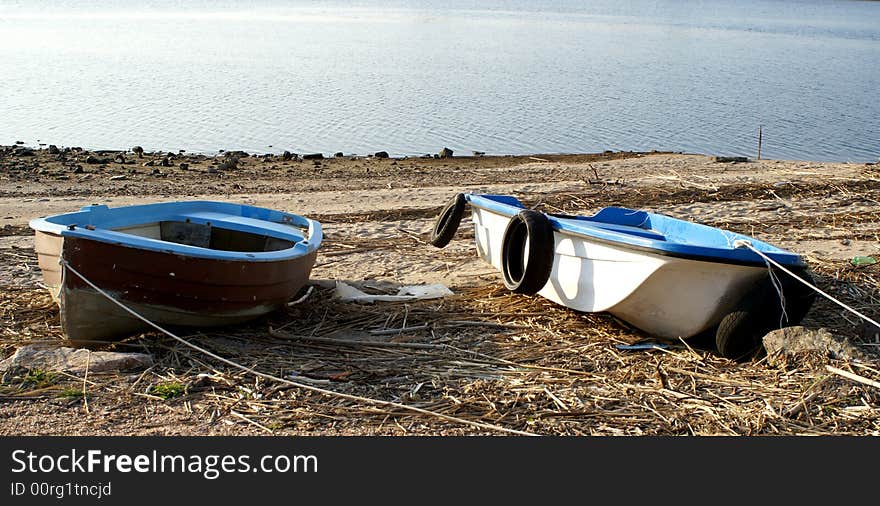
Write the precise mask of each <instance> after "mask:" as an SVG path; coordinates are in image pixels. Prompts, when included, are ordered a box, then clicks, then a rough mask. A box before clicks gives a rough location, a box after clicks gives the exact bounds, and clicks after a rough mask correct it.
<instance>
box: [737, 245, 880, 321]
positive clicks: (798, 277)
mask: <svg viewBox="0 0 880 506" xmlns="http://www.w3.org/2000/svg"><path fill="white" fill-rule="evenodd" d="M733 247H734V248H741V247H746V248H748V249H750V250H752V251H754V252H755V253H756V254H757V255H758V256H760V257H761V258H763V259H764V261H765V262H767V263H769V264H773V265H774V266H776V267H777V268H779V269H780V270H781V271H783V272H785V273H786V274H788V275H790V276H791V277H793V278H794V279H796V280H798V281H800V282H801V283H803V284H805V285H807V286H808V287H809V288H811V289H812V290H815V291H816V293H818V294H819V295H821V296H823V297H825V298H826V299H828V300H830V301H831V302H834V303H835V304H837V305H838V306H840V307H842V308H843V309H846V310H847V311H849V312H850V313H853V314H854V315H856V316H858V317H859V318H861V319H863V320H865V321H866V322H868V323H870V324H872V325H874V326H875V327H877V328H880V323H877V322H876V321H874V320H872V319H871V318H868V317H867V316H865V315H863V314H862V313H860V312H858V311H856V310H855V309H853V308H851V307H849V306H847V305H846V304H844V303H843V302H840V301H839V300H837V299H835V298H834V297H832V296H830V295H828V294H827V293H825V292H823V291H822V290H820V289H819V288H817V287H815V286H813V285H811V284H810V283H809V282H807V281H806V280H804V279H803V278H801V277H800V276H798V275H797V274H795V273H793V272H791V271H790V270H788V269H786V268H785V267H783V266H782V265H781V264H780V263H779V262H777V261H776V260H773V259H772V258H770V257H769V256H767V255H765V254H764V252H762V251H759V250H758V249H757V248H755V247H754V246H752V243H750V242H749V241H746V240H743V239H737V240H736V241H733ZM774 286H775V283H774Z"/></svg>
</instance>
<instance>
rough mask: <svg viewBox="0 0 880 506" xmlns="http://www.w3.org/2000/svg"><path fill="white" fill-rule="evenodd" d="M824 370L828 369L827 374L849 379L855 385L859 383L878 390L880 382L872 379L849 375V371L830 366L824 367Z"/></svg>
mask: <svg viewBox="0 0 880 506" xmlns="http://www.w3.org/2000/svg"><path fill="white" fill-rule="evenodd" d="M825 369H828V371H829V372H833V373H834V374H837V375H839V376H843V377H844V378H846V379H851V380H853V381H855V382H857V383H861V384H863V385H868V386H871V387H874V388H880V381H874V380H872V379H868V378H866V377H864V376H859V375H858V374H854V373H851V372H849V371H844V370H843V369H838V368H836V367H832V366H830V365H826V366H825Z"/></svg>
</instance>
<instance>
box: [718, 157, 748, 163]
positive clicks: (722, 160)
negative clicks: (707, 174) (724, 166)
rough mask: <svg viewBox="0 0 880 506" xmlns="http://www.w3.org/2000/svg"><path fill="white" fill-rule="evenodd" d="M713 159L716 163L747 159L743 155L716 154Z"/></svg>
mask: <svg viewBox="0 0 880 506" xmlns="http://www.w3.org/2000/svg"><path fill="white" fill-rule="evenodd" d="M715 161H716V162H718V163H744V162H748V161H749V159H748V158H746V157H744V156H716V157H715Z"/></svg>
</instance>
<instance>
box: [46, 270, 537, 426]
mask: <svg viewBox="0 0 880 506" xmlns="http://www.w3.org/2000/svg"><path fill="white" fill-rule="evenodd" d="M61 264H62V265H63V266H64V267H65V268H67V269H70V272H72V273H74V274H76V275H77V276H79V278H80V279H82V280H83V281H84V282H85V283H86V284H87V285H89V286H90V287H92V288H94V289H95V290H96V291H97V292H98V293H100V294H101V295H103V296H104V297H106V298H107V299H108V300H109V301H110V302H112V303H114V304H116V305H117V306H119V307H120V308H122V309H123V310H125V311H126V312H128V313H129V314H131V315H132V316H134V317H136V318H137V319H139V320H141V321H143V322H144V323H146V324H147V325H149V326H151V327H153V328H154V329H156V330H158V331H160V332H162V333H163V334H165V335H167V336H169V337H171V338H173V339H175V340H176V341H178V342H180V343H181V344H183V345H185V346H188V347H190V348H192V349H194V350H196V351H198V352H200V353H203V354H205V355H207V356H209V357H211V358H213V359H215V360H219V361H220V362H223V363H224V364H227V365H230V366H232V367H235V368H237V369H240V370H242V371H245V372H247V373H250V374H253V375H254V376H259V377H261V378H265V379H268V380H272V381H277V382H279V383H284V384H286V385H290V386H293V387H297V388H301V389H303V390H309V391H312V392H316V393H319V394H323V395H329V396H332V397H339V398H342V399H348V400H350V401H356V402H362V403H366V404H373V405H376V406H383V407H391V408H397V409H402V410H405V411H412V412H414V413H418V414H421V415H427V416H431V417H435V418H440V419H443V420H446V421H449V422H455V423H460V424H463V425H470V426H472V427H477V428H480V429H485V430H492V431H498V432H506V433H509V434H516V435H519V436H537V435H538V434H534V433H531V432H524V431H520V430H516V429H508V428H506V427H501V426H499V425H492V424H488V423H481V422H474V421H471V420H465V419H464V418H458V417H455V416H449V415H444V414H443V413H437V412H435V411H429V410H427V409H422V408H417V407H415V406H407V405H406V404H399V403H396V402H392V401H383V400H380V399H371V398H369V397H361V396H359V395H351V394H344V393H341V392H334V391H333V390H326V389H323V388H319V387H315V386H311V385H305V384H303V383H297V382H295V381H290V380H287V379H284V378H280V377H278V376H274V375H272V374H267V373H264V372H260V371H257V370H255V369H252V368H250V367H247V366H244V365H241V364H239V363H237V362H234V361H232V360H229V359H227V358H223V357H221V356H220V355H217V354H216V353H213V352H211V351H208V350H206V349H204V348H202V347H200V346H198V345H195V344H193V343H191V342H189V341H187V340H186V339H184V338H182V337H180V336H177V335H175V334H173V333H172V332H170V331H168V330H165V329H164V328H162V327H160V326H159V325H157V324H155V323H153V322H152V321H150V320H148V319H147V318H145V317H143V316H141V315H140V314H139V313H137V312H135V311H134V310H133V309H131V308H129V307H128V306H126V305H125V304H123V303H121V302H119V301H118V300H116V299H114V298H113V297H112V296H111V295H110V294H108V293H107V292H105V291H104V290H102V289H101V288H100V287H98V286H97V285H95V284H94V283H92V282H91V281H90V280H88V279H87V278H86V277H85V276H83V275H82V274H80V273H79V271H77V270H76V269H74V268H73V267H71V265H70V264H69V263H68V262H67V261H66V260H64V259H61Z"/></svg>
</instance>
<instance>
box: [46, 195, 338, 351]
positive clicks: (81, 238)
mask: <svg viewBox="0 0 880 506" xmlns="http://www.w3.org/2000/svg"><path fill="white" fill-rule="evenodd" d="M30 226H31V228H33V229H34V230H35V235H36V236H35V248H36V252H37V258H38V261H39V266H40V269H41V271H42V274H43V280H44V282H45V284H46V285H47V286H48V288H49V291H50V292H51V294H52V296H53V298H54V299H55V300H56V302H57V303H58V305H59V306H60V314H61V326H62V330H63V331H64V333H65V334H66V336H67V338H68V339H69V340H70V341H72V342H74V343H76V344H94V343H96V342H105V341H112V340H117V339H119V338H122V337H124V336H126V335H130V334H133V333H136V332H140V331H144V330H149V329H150V327H149V326H148V325H147V324H146V323H145V322H143V321H142V320H140V319H138V318H136V317H134V316H132V315H131V314H130V313H128V312H126V311H125V310H123V309H122V308H120V307H119V306H118V305H116V304H114V303H113V302H112V301H110V300H109V299H108V298H107V297H106V296H104V295H102V294H101V293H100V292H99V291H98V290H96V289H95V288H94V287H93V286H91V285H90V284H89V283H88V282H86V281H85V279H83V278H86V279H88V280H89V281H90V282H91V283H92V284H94V285H95V286H97V287H98V288H100V289H101V290H103V291H104V292H105V293H106V294H108V295H109V296H111V297H112V298H113V299H115V300H117V301H119V302H120V303H122V304H124V305H125V306H127V307H129V308H131V309H132V310H134V311H135V312H137V313H139V314H141V315H142V316H144V317H146V318H147V319H148V320H150V321H152V322H154V323H157V324H164V325H183V326H198V327H201V326H215V325H227V324H233V323H240V322H244V321H247V320H250V319H253V318H256V317H258V316H261V315H264V314H266V313H269V312H271V311H274V310H276V309H278V308H281V307H283V306H284V304H285V303H286V302H287V301H288V300H289V299H290V298H291V297H292V296H293V295H295V294H296V293H297V291H299V290H300V288H302V287H303V286H304V285H305V284H306V283H307V282H308V280H309V276H310V274H311V270H312V267H313V266H314V263H315V257H316V255H317V250H318V248H319V247H320V245H321V240H322V233H321V225H320V224H319V223H318V222H317V221H314V220H310V219H308V218H304V217H302V216H298V215H295V214H290V213H286V212H281V211H276V210H272V209H265V208H261V207H254V206H248V205H242V204H233V203H226V202H210V201H184V202H164V203H156V204H145V205H136V206H127V207H118V208H112V209H111V208H109V207H107V206H106V205H92V206H87V207H84V208H82V209H81V210H79V211H76V212H70V213H66V214H59V215H55V216H48V217H45V218H38V219H34V220H32V221H31V222H30ZM74 271H75V272H74ZM76 273H79V274H76Z"/></svg>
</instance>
